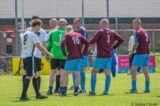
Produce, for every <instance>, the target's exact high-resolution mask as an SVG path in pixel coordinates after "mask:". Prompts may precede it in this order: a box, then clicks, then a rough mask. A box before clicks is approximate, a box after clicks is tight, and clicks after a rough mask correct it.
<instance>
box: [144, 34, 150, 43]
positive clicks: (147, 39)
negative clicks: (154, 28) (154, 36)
mask: <svg viewBox="0 0 160 106" xmlns="http://www.w3.org/2000/svg"><path fill="white" fill-rule="evenodd" d="M144 35H145V37H146V42H148V41H149V37H148V34H147V33H145V34H144Z"/></svg>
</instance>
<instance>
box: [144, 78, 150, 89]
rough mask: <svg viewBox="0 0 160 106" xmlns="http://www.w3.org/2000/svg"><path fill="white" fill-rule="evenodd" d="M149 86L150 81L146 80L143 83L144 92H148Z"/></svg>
mask: <svg viewBox="0 0 160 106" xmlns="http://www.w3.org/2000/svg"><path fill="white" fill-rule="evenodd" d="M149 86H150V81H149V80H146V81H145V90H146V91H149Z"/></svg>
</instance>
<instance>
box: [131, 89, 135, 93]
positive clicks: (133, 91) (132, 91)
mask: <svg viewBox="0 0 160 106" xmlns="http://www.w3.org/2000/svg"><path fill="white" fill-rule="evenodd" d="M129 93H137V90H132V89H131V90H130V92H129Z"/></svg>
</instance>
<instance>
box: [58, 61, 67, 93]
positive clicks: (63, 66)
mask: <svg viewBox="0 0 160 106" xmlns="http://www.w3.org/2000/svg"><path fill="white" fill-rule="evenodd" d="M65 64H66V60H63V59H61V60H59V68H60V70H59V75H60V78H59V86H58V88H57V89H58V92H59V91H60V92H61V90H62V88H63V77H62V76H63V74H64V68H65ZM64 80H65V79H64Z"/></svg>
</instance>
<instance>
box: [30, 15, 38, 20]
mask: <svg viewBox="0 0 160 106" xmlns="http://www.w3.org/2000/svg"><path fill="white" fill-rule="evenodd" d="M31 19H32V20H34V19H40V17H39V16H37V15H34V16H32V18H31Z"/></svg>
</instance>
